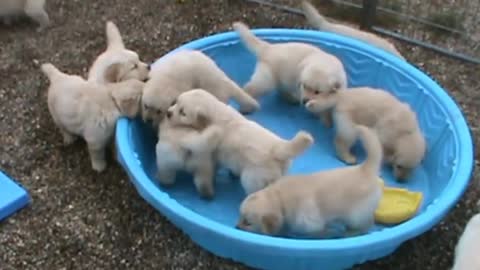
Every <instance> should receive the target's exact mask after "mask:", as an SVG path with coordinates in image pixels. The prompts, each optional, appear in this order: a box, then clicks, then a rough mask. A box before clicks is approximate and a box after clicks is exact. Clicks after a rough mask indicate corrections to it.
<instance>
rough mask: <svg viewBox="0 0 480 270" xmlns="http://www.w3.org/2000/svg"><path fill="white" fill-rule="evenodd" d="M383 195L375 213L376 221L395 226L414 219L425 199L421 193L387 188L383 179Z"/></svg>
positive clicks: (381, 182)
mask: <svg viewBox="0 0 480 270" xmlns="http://www.w3.org/2000/svg"><path fill="white" fill-rule="evenodd" d="M379 182H380V185H381V186H382V188H383V195H382V198H381V199H380V203H379V205H378V207H377V210H376V211H375V221H376V222H377V223H380V224H385V225H393V224H399V223H402V222H404V221H406V220H408V219H410V218H411V217H413V216H414V215H415V214H416V213H417V211H418V208H419V207H420V204H421V202H422V199H423V194H422V193H421V192H412V191H409V190H407V189H404V188H393V187H385V184H384V182H383V180H382V179H381V178H379Z"/></svg>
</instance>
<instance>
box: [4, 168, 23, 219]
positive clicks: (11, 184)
mask: <svg viewBox="0 0 480 270" xmlns="http://www.w3.org/2000/svg"><path fill="white" fill-rule="evenodd" d="M7 186H8V189H9V191H13V192H10V193H9V194H8V196H9V197H10V198H8V201H7V202H6V204H5V205H0V221H3V220H5V219H6V218H8V217H10V216H11V215H13V214H14V213H16V212H17V211H19V210H20V209H22V208H23V207H25V206H27V204H29V203H30V201H31V198H30V195H29V194H28V192H27V191H26V190H25V189H24V188H23V187H22V186H20V185H19V184H18V183H16V182H15V181H14V180H13V179H12V178H10V177H9V176H8V175H7V174H5V173H4V172H2V171H0V196H1V192H2V190H3V189H4V188H5V189H6V188H7Z"/></svg>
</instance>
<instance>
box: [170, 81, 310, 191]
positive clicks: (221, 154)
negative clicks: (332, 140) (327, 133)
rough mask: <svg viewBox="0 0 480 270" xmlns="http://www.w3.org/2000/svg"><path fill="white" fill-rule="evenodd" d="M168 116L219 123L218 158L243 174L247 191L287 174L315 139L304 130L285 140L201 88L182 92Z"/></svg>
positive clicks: (195, 123) (179, 121)
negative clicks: (293, 162)
mask: <svg viewBox="0 0 480 270" xmlns="http://www.w3.org/2000/svg"><path fill="white" fill-rule="evenodd" d="M167 116H168V117H169V118H170V119H171V121H172V123H174V124H175V125H183V126H187V127H192V128H195V129H203V128H205V127H207V126H209V125H217V126H219V127H220V128H221V129H222V133H223V136H222V139H221V140H220V142H219V144H218V146H217V149H216V151H215V157H216V159H217V162H218V164H219V165H221V166H223V167H225V168H227V169H229V170H230V171H231V172H232V173H233V174H235V175H238V176H240V181H241V184H242V186H243V188H244V190H245V192H246V193H247V194H250V193H252V192H255V191H257V190H260V189H262V188H264V187H265V186H267V185H268V184H270V183H272V182H273V181H275V180H276V179H278V178H279V177H280V176H282V175H283V174H285V172H286V171H287V169H288V168H289V165H290V162H291V160H292V159H293V158H295V157H296V156H298V155H300V154H301V153H302V152H303V151H304V150H306V149H307V148H308V147H309V146H310V145H311V144H312V143H313V138H312V136H311V135H310V134H308V133H307V132H304V131H300V132H298V133H297V134H296V136H295V137H294V138H293V139H292V140H290V141H287V140H284V139H282V138H280V137H278V136H277V135H275V134H274V133H272V132H271V131H269V130H267V129H265V128H263V127H262V126H260V125H259V124H257V123H255V122H253V121H250V120H248V119H246V118H245V117H244V116H243V115H242V114H241V113H239V112H238V111H237V110H235V109H234V108H233V107H231V106H229V105H227V104H225V103H223V102H221V101H220V100H218V99H217V98H216V97H215V96H213V95H212V94H210V93H209V92H207V91H205V90H202V89H194V90H191V91H188V92H185V93H183V94H181V95H179V96H178V98H177V102H176V103H175V104H174V105H173V106H171V107H170V108H169V110H168V115H167Z"/></svg>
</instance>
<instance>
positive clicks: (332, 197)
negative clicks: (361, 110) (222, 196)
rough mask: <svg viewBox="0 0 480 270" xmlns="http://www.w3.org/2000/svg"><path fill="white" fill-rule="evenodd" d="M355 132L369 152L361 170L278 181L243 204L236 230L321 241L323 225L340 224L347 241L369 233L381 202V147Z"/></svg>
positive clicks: (368, 135)
mask: <svg viewBox="0 0 480 270" xmlns="http://www.w3.org/2000/svg"><path fill="white" fill-rule="evenodd" d="M355 131H356V132H359V135H360V137H361V139H362V142H363V145H364V147H365V149H366V152H367V158H366V160H365V161H364V162H363V163H362V164H360V165H355V166H349V167H345V168H338V169H332V170H326V171H322V172H317V173H314V174H309V175H289V176H284V177H282V178H280V179H279V180H278V181H275V183H273V184H272V185H270V186H268V187H266V188H265V189H262V190H260V191H257V192H255V193H253V194H250V195H249V196H248V197H247V198H246V199H245V200H244V201H243V202H242V204H241V206H240V219H239V221H238V224H237V228H239V229H242V230H247V231H252V232H257V233H262V234H267V235H277V234H278V233H279V232H280V231H281V230H282V229H283V228H287V229H289V231H291V232H294V233H297V234H298V233H300V234H307V235H309V236H314V237H322V236H327V231H328V230H327V229H326V227H327V225H329V224H331V223H332V222H334V221H342V222H343V223H345V225H346V228H347V234H348V235H354V234H359V233H365V232H367V231H368V229H369V228H370V227H371V226H372V225H373V223H374V212H375V209H377V206H378V203H379V201H380V198H381V196H382V187H381V185H380V182H379V181H378V174H379V171H380V166H381V162H382V147H381V145H380V142H379V141H378V138H377V136H376V135H375V133H374V132H372V131H371V130H369V129H368V128H367V127H363V126H359V127H358V128H357V129H355Z"/></svg>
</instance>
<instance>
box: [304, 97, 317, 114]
mask: <svg viewBox="0 0 480 270" xmlns="http://www.w3.org/2000/svg"><path fill="white" fill-rule="evenodd" d="M316 105H317V102H316V101H315V100H309V101H308V102H307V104H305V108H307V110H308V111H309V112H314V111H315V106H316Z"/></svg>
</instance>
